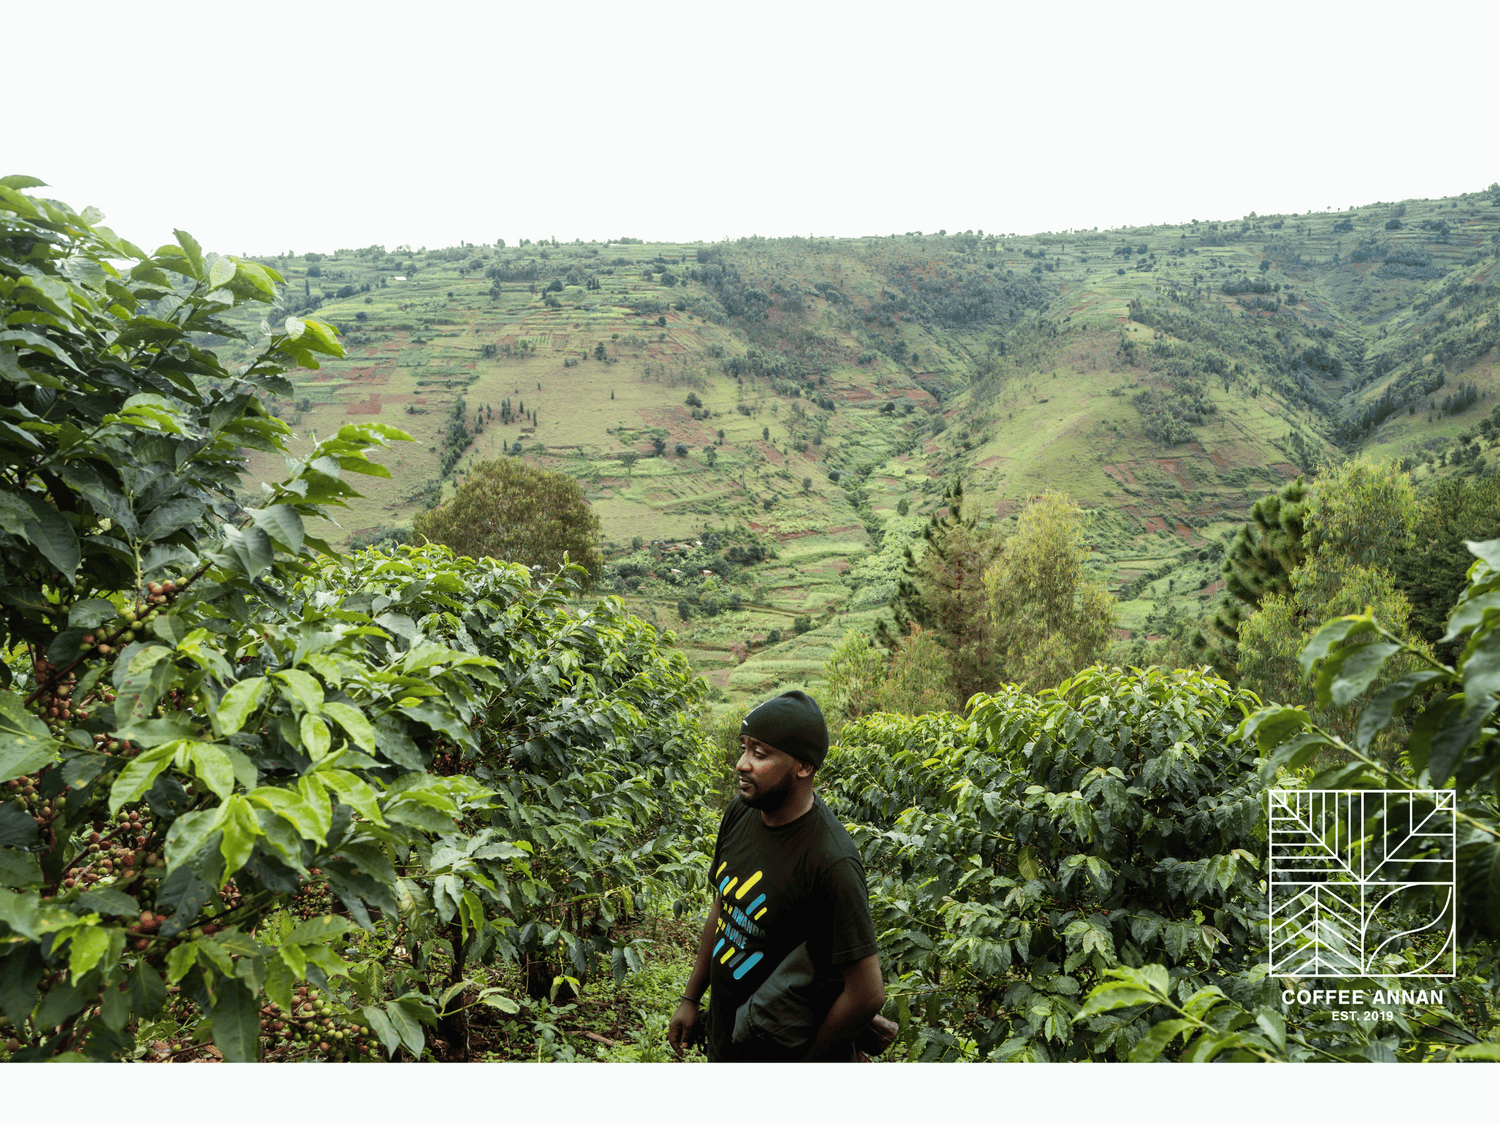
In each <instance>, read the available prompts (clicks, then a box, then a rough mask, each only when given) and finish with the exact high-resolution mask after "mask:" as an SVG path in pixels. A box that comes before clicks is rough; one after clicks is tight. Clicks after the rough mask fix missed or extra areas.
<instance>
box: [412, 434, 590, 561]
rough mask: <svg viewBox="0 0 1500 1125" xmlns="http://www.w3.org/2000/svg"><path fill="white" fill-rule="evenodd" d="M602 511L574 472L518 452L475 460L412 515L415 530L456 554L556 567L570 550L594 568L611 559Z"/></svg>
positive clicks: (569, 557)
mask: <svg viewBox="0 0 1500 1125" xmlns="http://www.w3.org/2000/svg"><path fill="white" fill-rule="evenodd" d="M599 528H600V525H599V517H598V516H596V515H595V514H594V511H593V509H592V508H591V507H589V502H588V497H586V496H585V495H584V494H583V488H582V486H580V485H579V483H578V482H577V481H576V480H574V479H573V478H572V477H570V476H567V475H565V474H563V473H554V472H550V471H549V470H546V469H538V468H534V467H533V466H531V465H528V464H526V463H525V462H524V461H521V460H519V459H518V458H513V457H502V458H500V459H498V460H494V461H481V462H480V463H479V464H477V465H475V466H474V468H473V470H472V471H471V472H470V473H469V475H468V477H467V478H466V479H465V480H464V482H463V484H461V485H460V486H459V488H458V491H457V492H456V493H455V494H454V496H453V498H452V499H451V500H449V501H448V502H447V503H446V504H441V505H439V506H438V507H436V508H433V509H431V510H430V511H426V512H423V513H422V514H420V515H419V516H417V517H416V518H415V519H414V520H412V531H413V532H415V533H416V534H418V535H420V536H422V537H423V538H424V539H425V540H427V541H429V542H433V543H441V544H443V545H444V546H445V547H449V548H451V549H452V550H453V552H454V553H455V554H458V555H468V556H469V557H471V558H476V559H478V558H496V559H504V560H506V561H507V562H515V563H520V564H521V565H522V566H537V567H542V568H543V569H545V570H549V571H550V570H555V569H556V568H558V567H560V566H561V565H563V561H564V556H566V557H567V560H568V561H570V562H574V563H577V564H578V565H579V566H582V567H583V568H584V569H585V570H587V571H588V574H589V579H590V581H592V580H593V578H595V577H596V576H597V575H598V573H599V570H600V568H601V567H602V566H603V565H604V560H603V556H602V555H601V554H600V552H599Z"/></svg>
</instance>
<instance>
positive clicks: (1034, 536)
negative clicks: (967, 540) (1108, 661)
mask: <svg viewBox="0 0 1500 1125" xmlns="http://www.w3.org/2000/svg"><path fill="white" fill-rule="evenodd" d="M1087 558H1088V548H1087V547H1085V546H1084V544H1083V513H1082V512H1081V511H1080V509H1079V508H1078V506H1077V505H1076V504H1074V503H1073V502H1072V501H1071V500H1070V499H1068V497H1067V496H1066V495H1064V494H1062V493H1059V492H1047V493H1044V494H1043V495H1041V496H1040V497H1038V498H1036V499H1035V500H1033V501H1032V502H1031V503H1029V504H1028V505H1027V506H1026V508H1025V510H1024V511H1022V512H1021V514H1020V517H1019V519H1018V520H1017V521H1016V527H1015V529H1014V530H1013V531H1012V532H1011V533H1010V534H1009V535H1008V536H1007V537H1006V539H1005V544H1004V546H1003V548H1002V549H1001V552H1000V556H999V558H997V559H996V560H995V562H994V564H993V565H992V566H990V568H989V569H988V570H986V571H985V574H984V592H985V599H986V602H987V605H986V609H987V611H988V614H989V627H990V644H991V645H992V646H993V649H994V653H995V673H994V674H995V678H996V681H997V682H1010V683H1018V684H1021V685H1023V686H1024V687H1027V688H1029V689H1030V690H1032V691H1038V690H1040V689H1042V688H1048V687H1054V686H1056V685H1057V684H1059V683H1061V682H1062V681H1063V680H1065V679H1066V678H1067V677H1068V676H1070V675H1072V673H1073V672H1074V671H1075V670H1076V669H1079V668H1084V667H1087V666H1088V665H1089V664H1092V663H1094V661H1096V660H1098V659H1099V658H1100V657H1101V656H1103V655H1104V650H1105V648H1106V646H1107V645H1108V644H1109V640H1110V637H1111V635H1112V634H1113V631H1114V625H1115V615H1114V603H1113V600H1112V599H1111V598H1110V596H1109V594H1108V593H1106V592H1105V590H1104V588H1103V587H1101V586H1100V585H1099V584H1098V583H1095V582H1090V581H1089V580H1088V579H1087V578H1086V577H1085V575H1084V570H1083V564H1084V562H1085V560H1086V559H1087Z"/></svg>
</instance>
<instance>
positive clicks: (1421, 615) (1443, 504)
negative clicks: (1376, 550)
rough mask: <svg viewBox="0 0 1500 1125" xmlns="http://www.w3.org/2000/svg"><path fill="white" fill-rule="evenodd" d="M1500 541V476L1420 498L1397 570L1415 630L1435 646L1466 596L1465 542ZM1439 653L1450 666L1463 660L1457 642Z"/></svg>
mask: <svg viewBox="0 0 1500 1125" xmlns="http://www.w3.org/2000/svg"><path fill="white" fill-rule="evenodd" d="M1494 538H1500V476H1489V477H1486V478H1484V479H1483V480H1480V481H1469V480H1467V479H1465V478H1464V477H1450V478H1448V479H1446V480H1441V481H1438V482H1437V483H1436V484H1435V485H1433V487H1432V488H1431V489H1429V490H1427V491H1425V492H1423V493H1422V495H1421V496H1420V497H1419V501H1418V506H1417V517H1416V521H1415V523H1414V524H1413V526H1412V545H1411V547H1410V549H1408V550H1405V551H1402V552H1401V553H1400V554H1399V555H1398V556H1397V557H1396V559H1395V560H1394V564H1393V568H1394V570H1395V573H1396V581H1397V584H1398V585H1399V586H1400V588H1401V591H1402V592H1403V593H1404V594H1405V595H1406V596H1407V598H1408V599H1409V600H1410V602H1411V607H1412V612H1411V626H1412V629H1413V631H1414V632H1415V633H1417V634H1418V635H1419V636H1421V637H1422V639H1424V640H1425V641H1427V642H1428V643H1429V644H1437V643H1438V642H1439V640H1440V639H1441V638H1442V636H1443V633H1444V632H1445V631H1446V626H1447V615H1448V609H1449V607H1451V606H1452V605H1453V603H1454V602H1456V601H1457V600H1458V596H1459V594H1460V593H1461V592H1462V591H1463V588H1464V581H1465V576H1466V574H1467V572H1468V569H1469V564H1470V563H1471V562H1473V556H1472V555H1470V554H1469V552H1468V551H1467V550H1466V549H1465V547H1464V542H1465V540H1473V541H1475V542H1484V541H1485V540H1488V539H1494ZM1361 608H1363V607H1361ZM1438 651H1439V653H1440V654H1441V655H1442V657H1443V659H1444V660H1446V661H1450V662H1451V661H1452V660H1454V659H1456V658H1457V656H1458V652H1457V649H1456V644H1455V642H1452V641H1450V642H1448V643H1447V644H1446V645H1442V646H1440V647H1439V650H1438Z"/></svg>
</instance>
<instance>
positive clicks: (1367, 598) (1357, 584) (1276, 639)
mask: <svg viewBox="0 0 1500 1125" xmlns="http://www.w3.org/2000/svg"><path fill="white" fill-rule="evenodd" d="M1416 514H1417V506H1416V498H1415V494H1414V492H1413V490H1412V486H1411V480H1410V478H1409V477H1408V476H1407V475H1406V474H1405V473H1404V472H1402V471H1400V470H1399V469H1398V468H1396V467H1395V466H1383V467H1382V466H1376V465H1373V464H1371V463H1370V462H1368V461H1365V460H1363V459H1356V460H1353V461H1350V462H1346V463H1345V464H1344V465H1342V466H1340V467H1339V468H1337V469H1335V470H1333V471H1332V472H1330V473H1329V474H1328V475H1326V476H1325V477H1322V478H1320V479H1319V480H1318V482H1317V483H1316V484H1315V485H1314V487H1313V489H1312V492H1311V495H1310V497H1309V499H1308V502H1307V508H1306V537H1305V544H1306V555H1305V557H1304V558H1303V560H1302V562H1301V563H1300V564H1299V565H1297V566H1296V567H1295V568H1294V569H1293V570H1292V571H1291V574H1290V576H1289V581H1288V586H1289V589H1288V591H1287V593H1286V594H1285V595H1283V594H1282V593H1280V592H1279V591H1278V592H1275V593H1266V594H1265V595H1264V596H1263V597H1262V599H1261V603H1260V608H1259V609H1257V610H1256V612H1255V613H1254V614H1252V615H1250V616H1249V617H1248V618H1247V619H1246V620H1244V621H1242V622H1241V624H1240V627H1239V659H1238V664H1237V670H1238V672H1239V675H1240V679H1241V682H1242V683H1243V684H1244V685H1245V686H1246V687H1248V688H1250V689H1251V690H1253V691H1255V692H1256V693H1257V694H1259V695H1260V696H1261V698H1263V699H1291V698H1294V697H1295V694H1296V691H1297V686H1298V682H1299V680H1300V678H1301V673H1300V669H1299V667H1298V654H1299V653H1300V652H1301V651H1302V649H1303V647H1304V646H1305V645H1306V644H1307V643H1308V641H1310V640H1311V639H1312V636H1313V633H1314V631H1315V630H1316V629H1317V627H1318V625H1319V623H1320V622H1321V621H1322V620H1323V619H1324V618H1325V617H1326V616H1327V615H1328V614H1329V613H1354V612H1358V611H1360V610H1362V609H1367V608H1371V607H1373V609H1374V612H1376V613H1378V614H1379V615H1380V616H1381V617H1382V618H1383V619H1385V620H1386V621H1387V622H1389V623H1390V624H1391V626H1392V627H1393V628H1394V629H1396V630H1398V631H1399V632H1401V633H1402V634H1403V635H1404V636H1408V637H1409V638H1410V639H1412V640H1413V641H1414V642H1415V643H1416V644H1417V645H1418V647H1419V648H1421V649H1423V650H1424V651H1425V648H1426V646H1425V643H1424V642H1421V641H1420V639H1419V638H1417V637H1416V636H1415V635H1414V634H1411V633H1410V631H1409V628H1408V620H1409V618H1410V616H1411V606H1410V604H1409V603H1408V602H1407V600H1406V596H1405V595H1404V594H1403V593H1402V592H1401V591H1400V590H1399V588H1398V587H1397V584H1396V578H1395V576H1394V574H1392V572H1391V571H1390V570H1388V569H1387V565H1388V564H1390V563H1391V562H1393V561H1394V560H1395V559H1397V558H1398V557H1399V556H1400V555H1401V553H1402V552H1404V551H1405V550H1406V549H1407V548H1408V546H1409V545H1410V543H1411V527H1412V525H1413V524H1414V523H1415V521H1416ZM1413 667H1414V666H1412V665H1411V664H1410V662H1409V661H1406V660H1398V661H1396V662H1395V663H1394V664H1393V665H1392V666H1391V668H1390V669H1389V671H1388V675H1387V679H1395V678H1399V677H1400V676H1402V675H1404V674H1405V673H1407V672H1409V671H1412V670H1413ZM1384 682H1385V681H1381V684H1380V685H1377V686H1383V683H1384ZM1348 704H1349V701H1348V700H1340V701H1339V704H1338V705H1337V706H1335V707H1333V708H1331V709H1326V710H1320V711H1319V719H1320V721H1322V722H1324V723H1326V724H1328V725H1330V726H1331V727H1333V728H1334V729H1336V730H1338V731H1340V732H1341V733H1343V734H1345V735H1352V733H1353V726H1352V724H1353V723H1354V721H1355V711H1354V709H1353V708H1352V707H1351V706H1348ZM1393 738H1394V733H1393V734H1392V735H1390V736H1387V737H1386V738H1385V739H1384V740H1383V741H1382V744H1381V750H1382V751H1383V752H1384V751H1388V750H1389V749H1390V747H1391V746H1392V745H1393Z"/></svg>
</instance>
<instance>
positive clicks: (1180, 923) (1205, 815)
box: [825, 658, 1500, 1061]
mask: <svg viewBox="0 0 1500 1125" xmlns="http://www.w3.org/2000/svg"><path fill="white" fill-rule="evenodd" d="M1346 659H1348V658H1346ZM1387 710H1389V709H1387ZM1279 713H1280V710H1274V711H1272V710H1264V709H1261V708H1260V706H1259V700H1257V699H1256V698H1255V696H1254V695H1252V694H1251V693H1249V692H1247V691H1243V690H1235V689H1233V688H1231V687H1230V686H1229V685H1227V684H1225V683H1224V682H1223V681H1222V680H1219V679H1218V678H1217V677H1214V676H1212V675H1211V674H1209V673H1208V672H1207V671H1206V670H1205V671H1204V672H1176V673H1171V674H1167V673H1164V672H1162V671H1159V670H1148V671H1145V672H1141V671H1139V670H1135V669H1131V670H1121V669H1113V670H1106V669H1104V668H1098V667H1096V668H1092V669H1088V670H1085V671H1083V672H1081V673H1079V674H1077V675H1076V676H1074V677H1073V678H1072V679H1071V680H1069V681H1067V682H1065V683H1064V684H1062V685H1061V686H1059V687H1058V688H1057V689H1055V690H1054V691H1044V692H1041V693H1039V694H1038V695H1036V696H1031V695H1028V694H1027V693H1025V692H1023V691H1021V690H1019V689H1017V688H1006V689H1003V690H1001V691H998V692H996V693H994V694H992V695H981V696H978V697H976V698H975V699H974V700H973V701H972V702H971V705H970V711H969V716H968V719H967V720H964V719H960V718H958V717H957V716H954V715H951V714H934V715H924V716H921V717H919V718H908V717H905V716H899V715H884V714H880V715H874V716H869V717H867V718H865V719H863V720H861V721H860V722H858V723H855V724H851V725H850V726H848V727H846V728H845V730H844V732H843V734H842V736H841V742H842V745H841V746H840V747H838V748H836V749H835V750H834V751H833V752H832V753H831V754H830V756H829V760H828V763H827V765H826V766H825V776H826V781H827V788H826V789H825V793H826V795H827V797H828V799H829V801H830V804H831V805H833V806H834V807H835V808H836V809H837V811H838V812H839V813H840V815H841V817H842V818H843V819H844V820H845V821H846V822H853V823H852V824H851V831H852V832H853V834H854V835H855V839H856V840H857V841H858V842H859V843H860V845H861V849H862V851H863V854H864V857H865V864H866V871H867V875H868V878H869V883H870V889H871V897H872V904H873V909H874V913H875V918H876V928H877V931H878V932H879V936H880V947H881V957H882V965H883V967H884V968H885V969H886V971H887V973H888V975H889V974H894V975H895V977H896V980H895V981H894V982H893V984H892V986H891V987H890V988H889V989H888V994H889V995H890V997H891V1001H892V1007H893V1008H894V1013H893V1014H894V1015H895V1017H896V1018H898V1019H899V1022H900V1024H901V1029H902V1031H901V1040H900V1042H901V1044H902V1047H899V1048H898V1050H901V1049H903V1048H904V1051H905V1055H906V1057H907V1058H910V1059H912V1060H925V1061H938V1060H945V1059H946V1060H972V1061H980V1060H1001V1059H1007V1060H1018V1061H1019V1060H1027V1059H1032V1060H1042V1059H1049V1060H1057V1061H1062V1060H1085V1059H1098V1060H1101V1061H1102V1060H1106V1059H1119V1060H1132V1061H1154V1060H1156V1059H1161V1058H1171V1059H1182V1060H1188V1061H1192V1060H1201V1061H1208V1060H1211V1059H1213V1058H1216V1057H1220V1056H1223V1057H1225V1058H1235V1059H1249V1060H1283V1061H1285V1060H1295V1061H1337V1060H1345V1059H1349V1060H1387V1061H1389V1060H1395V1059H1397V1058H1416V1059H1421V1058H1446V1057H1454V1058H1488V1057H1492V1056H1494V1055H1495V1054H1497V1053H1500V1052H1497V1049H1496V1047H1495V1045H1494V1044H1481V1043H1479V1041H1478V1039H1477V1038H1476V1036H1475V1035H1474V1034H1473V1030H1474V1029H1479V1030H1483V1028H1484V1027H1485V1025H1486V1024H1487V1023H1488V1022H1489V1016H1488V1010H1489V1007H1488V1006H1490V1005H1492V1004H1493V999H1494V981H1493V979H1488V980H1487V979H1485V973H1486V971H1487V970H1486V964H1487V963H1486V961H1485V958H1484V955H1479V956H1476V955H1474V953H1473V951H1471V952H1470V954H1469V955H1467V956H1466V957H1465V958H1464V959H1463V960H1462V962H1461V965H1460V974H1459V978H1458V979H1457V980H1455V981H1454V982H1453V983H1452V985H1451V987H1450V988H1449V992H1448V1004H1447V1006H1444V1005H1443V1004H1440V1003H1433V1004H1430V1005H1426V1006H1425V1007H1423V1008H1421V1009H1420V1010H1418V1011H1415V1012H1413V1011H1408V1010H1404V1009H1402V1008H1399V1007H1398V1006H1396V1005H1394V1004H1388V1005H1385V1010H1384V1011H1382V1012H1381V1013H1378V1015H1379V1017H1380V1018H1379V1019H1378V1020H1372V1021H1351V1022H1342V1023H1335V1022H1333V1021H1332V1019H1331V1017H1330V1015H1329V1013H1328V1012H1327V1011H1319V1010H1314V1009H1308V1010H1305V1011H1303V1010H1296V1009H1293V1008H1292V1007H1291V1006H1289V1005H1288V1004H1286V1003H1284V1002H1283V1001H1282V999H1281V997H1282V992H1283V990H1284V989H1286V988H1287V987H1300V986H1298V985H1296V983H1295V982H1288V981H1287V980H1286V979H1282V978H1273V977H1270V976H1269V975H1268V972H1267V967H1266V966H1267V963H1268V961H1267V955H1266V948H1267V939H1268V933H1267V913H1266V891H1265V882H1264V878H1265V872H1264V864H1265V858H1264V857H1265V852H1266V829H1265V823H1266V806H1265V790H1266V789H1267V788H1268V787H1269V786H1270V785H1271V784H1276V785H1278V786H1280V787H1283V788H1286V787H1295V786H1299V785H1306V784H1308V783H1309V778H1310V776H1311V773H1312V771H1311V770H1310V769H1307V768H1306V759H1307V757H1308V754H1310V753H1311V752H1310V751H1309V752H1308V754H1302V755H1301V757H1296V756H1295V754H1292V753H1288V752H1279V751H1273V749H1272V747H1270V746H1262V745H1261V743H1259V742H1258V741H1257V737H1256V736H1257V733H1258V731H1259V730H1261V729H1263V728H1264V724H1265V723H1266V722H1268V721H1270V719H1271V716H1272V715H1273V714H1279ZM1299 713H1300V712H1299ZM1300 714H1302V718H1303V719H1304V720H1305V718H1306V716H1305V713H1300ZM1257 719H1259V725H1258V724H1257ZM1282 721H1283V723H1285V722H1286V720H1282ZM1272 729H1274V728H1272ZM1285 729H1288V728H1287V727H1283V730H1285ZM1374 733H1375V732H1374V731H1372V732H1371V737H1373V734H1374ZM1270 737H1273V738H1275V737H1276V736H1274V735H1272V736H1270ZM1277 741H1279V738H1278V739H1277ZM1309 745H1311V743H1309ZM1287 766H1291V767H1293V770H1292V771H1291V772H1289V770H1288V769H1287V768H1285V767H1287ZM1347 776H1348V771H1347V769H1346V770H1343V772H1341V773H1340V774H1339V777H1347ZM1372 776H1373V775H1372ZM1335 780H1337V778H1336V779H1335ZM1314 783H1316V779H1314ZM1413 784H1415V779H1408V781H1407V782H1406V783H1405V785H1404V787H1406V788H1410V787H1412V785H1413ZM1464 846H1466V847H1467V846H1469V845H1464ZM1393 956H1395V961H1394V962H1393V963H1392V964H1391V965H1390V971H1391V973H1392V974H1393V975H1392V976H1389V977H1377V978H1370V979H1363V980H1352V979H1351V980H1348V981H1340V982H1339V987H1347V988H1349V989H1351V990H1353V989H1360V988H1362V989H1364V990H1365V992H1366V994H1367V995H1372V994H1373V993H1374V991H1375V990H1376V989H1381V990H1386V991H1389V990H1390V989H1393V988H1400V987H1402V982H1400V981H1398V980H1397V979H1395V976H1394V974H1396V973H1398V972H1400V971H1402V970H1403V969H1410V968H1414V967H1415V966H1417V965H1419V964H1420V963H1421V962H1422V960H1423V959H1424V957H1425V956H1426V954H1425V953H1423V951H1422V950H1420V949H1417V948H1412V947H1410V946H1409V945H1408V947H1406V948H1402V949H1401V950H1400V952H1399V955H1393ZM1488 971H1490V972H1491V974H1492V968H1491V969H1490V970H1488ZM1405 987H1407V988H1410V987H1412V986H1411V984H1410V982H1409V981H1407V982H1405Z"/></svg>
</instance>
